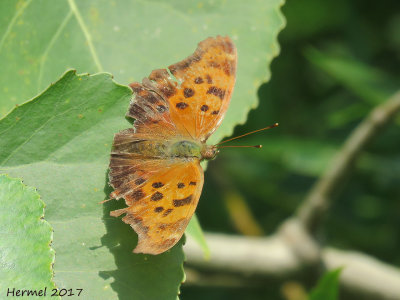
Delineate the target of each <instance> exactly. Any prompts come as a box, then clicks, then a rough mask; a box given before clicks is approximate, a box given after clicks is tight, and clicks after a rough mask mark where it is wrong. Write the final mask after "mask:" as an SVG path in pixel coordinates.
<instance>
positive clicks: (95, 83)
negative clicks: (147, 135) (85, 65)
mask: <svg viewBox="0 0 400 300" xmlns="http://www.w3.org/2000/svg"><path fill="white" fill-rule="evenodd" d="M131 95H132V92H131V90H130V89H129V88H128V87H126V86H120V85H117V84H116V83H115V82H113V81H112V80H111V76H110V75H109V74H98V75H94V76H88V75H81V76H77V75H76V74H75V72H74V71H69V72H67V73H66V74H65V75H64V76H63V77H62V78H61V79H60V80H59V81H58V82H57V83H55V84H54V85H52V86H51V87H50V88H49V89H48V90H46V91H45V92H44V93H43V94H41V95H39V96H38V97H37V98H35V99H34V100H33V101H30V102H27V103H26V104H24V105H21V106H19V107H17V108H15V109H14V110H13V111H12V112H11V113H10V114H9V115H8V116H7V117H5V118H4V119H3V120H1V121H0V149H2V151H1V152H0V165H1V166H2V167H1V168H0V169H2V170H1V171H2V172H7V173H9V174H12V175H13V176H16V175H18V176H21V177H22V178H24V181H25V182H26V183H27V184H29V185H32V186H36V187H37V189H38V190H39V191H40V193H41V195H42V198H43V200H44V201H45V203H46V205H47V207H46V219H47V220H48V222H49V223H50V224H51V225H52V226H53V228H54V241H53V247H54V249H55V251H56V261H55V264H54V272H55V279H54V280H55V282H56V284H57V286H58V287H59V288H67V289H69V288H82V289H83V291H82V296H83V297H84V298H87V299H117V298H120V299H126V298H127V297H128V296H129V299H176V297H177V294H178V289H179V285H180V283H181V281H183V279H184V274H183V268H182V263H183V251H182V245H181V243H179V244H178V245H177V246H175V247H174V248H173V249H172V250H170V251H168V252H167V253H164V254H162V255H158V256H151V255H137V254H133V253H132V249H133V248H134V247H135V245H136V242H137V236H136V234H135V233H134V231H133V230H132V229H131V227H130V226H129V225H127V224H124V223H123V222H122V221H121V220H119V219H117V218H113V217H110V216H109V212H110V210H113V209H116V208H118V207H121V206H124V203H123V202H122V201H119V202H118V201H110V202H107V203H106V204H105V205H101V204H99V201H102V200H103V199H105V198H106V197H108V195H109V193H110V191H111V188H110V187H109V186H108V180H107V177H108V176H107V169H108V162H109V155H110V148H111V143H112V139H113V135H114V133H116V132H118V131H119V130H121V129H124V128H128V127H130V126H131V124H130V123H129V122H128V121H126V120H125V118H124V117H123V116H124V115H125V113H126V110H127V107H128V104H129V101H130V98H131Z"/></svg>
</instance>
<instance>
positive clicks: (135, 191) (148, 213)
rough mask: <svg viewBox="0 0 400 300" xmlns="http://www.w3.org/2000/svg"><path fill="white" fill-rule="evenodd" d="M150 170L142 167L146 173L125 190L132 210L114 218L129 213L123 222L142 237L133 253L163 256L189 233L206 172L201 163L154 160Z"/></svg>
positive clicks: (117, 212)
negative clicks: (188, 226) (185, 233)
mask: <svg viewBox="0 0 400 300" xmlns="http://www.w3.org/2000/svg"><path fill="white" fill-rule="evenodd" d="M132 163H136V162H134V161H132ZM157 164H159V165H157ZM147 167H148V169H146V168H144V165H143V164H142V165H141V166H140V168H143V169H144V170H143V171H144V172H145V173H146V174H145V175H144V176H142V177H139V178H141V179H140V180H138V179H136V183H137V184H135V182H134V181H133V184H132V183H131V184H129V185H128V187H127V188H126V189H125V190H124V198H125V200H126V203H127V205H128V207H127V208H123V209H120V210H116V211H113V212H111V215H112V216H119V215H121V214H124V213H125V214H126V215H125V216H124V217H123V218H122V220H123V221H124V222H125V223H127V224H130V225H131V226H132V228H133V229H134V230H135V231H136V233H137V234H138V244H137V246H136V248H135V249H134V251H133V252H135V253H149V254H160V253H162V252H164V251H166V250H168V249H170V248H171V247H172V246H174V245H175V244H176V243H177V242H178V241H179V239H180V238H181V237H182V235H183V233H184V232H185V229H186V226H187V224H188V223H189V220H190V218H191V217H192V215H193V213H194V211H195V209H196V206H197V203H198V201H199V198H200V194H201V190H202V187H203V182H204V179H203V170H202V168H201V167H200V164H199V161H198V160H197V161H195V160H193V161H191V162H179V161H178V162H176V161H175V162H167V163H165V162H160V161H151V162H149V164H148V165H147ZM154 170H158V171H157V172H154ZM151 171H153V172H151Z"/></svg>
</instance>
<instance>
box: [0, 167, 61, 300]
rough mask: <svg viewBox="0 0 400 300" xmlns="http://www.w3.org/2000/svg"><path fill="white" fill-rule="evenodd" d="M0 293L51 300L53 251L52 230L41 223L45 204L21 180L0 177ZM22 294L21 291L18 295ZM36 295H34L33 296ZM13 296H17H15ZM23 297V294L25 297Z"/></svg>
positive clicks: (43, 222)
mask: <svg viewBox="0 0 400 300" xmlns="http://www.w3.org/2000/svg"><path fill="white" fill-rule="evenodd" d="M0 206H1V209H0V245H1V247H0V293H1V295H2V297H5V295H7V292H9V293H8V295H9V297H10V298H11V295H13V294H12V293H13V292H14V293H17V290H29V293H30V295H31V298H32V297H33V295H39V296H43V295H44V293H45V288H46V290H47V293H46V296H47V297H39V298H40V299H44V298H45V299H50V298H51V299H57V298H58V297H51V290H52V289H54V288H55V285H54V283H53V282H52V277H53V271H52V267H51V264H52V263H53V261H54V251H53V249H51V248H50V242H51V238H52V229H51V227H50V225H49V224H48V223H47V222H46V221H45V220H43V215H44V203H43V201H42V200H40V196H39V194H38V193H37V192H36V190H35V189H34V188H32V187H28V186H26V185H24V184H22V182H21V180H20V179H16V178H10V177H8V176H7V175H5V174H2V175H0ZM21 292H22V291H20V293H21ZM35 293H36V294H35ZM14 295H16V294H14ZM25 295H26V294H25Z"/></svg>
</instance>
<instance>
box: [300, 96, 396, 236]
mask: <svg viewBox="0 0 400 300" xmlns="http://www.w3.org/2000/svg"><path fill="white" fill-rule="evenodd" d="M399 110H400V91H398V92H396V93H395V94H394V95H393V96H392V97H391V98H390V99H389V100H387V101H386V102H384V103H382V104H381V105H379V106H377V107H376V108H374V109H373V110H372V111H371V113H370V114H369V116H368V117H367V118H365V119H364V120H363V121H362V122H361V123H360V125H358V126H357V128H356V129H355V130H354V131H353V133H352V134H351V135H350V136H349V137H348V138H347V140H346V142H345V144H344V145H343V147H342V149H341V150H340V152H339V153H338V154H337V155H336V157H335V158H334V159H333V161H332V162H331V164H330V166H329V167H328V168H327V169H326V171H325V173H324V174H323V175H322V177H321V178H320V179H319V180H318V181H317V182H316V183H315V185H314V186H313V188H312V189H311V191H310V193H309V195H308V196H307V197H306V199H305V201H304V202H303V203H302V205H301V206H300V207H299V209H298V212H297V216H298V218H299V219H300V220H301V222H302V223H303V224H304V226H305V227H306V228H307V229H308V230H309V231H310V232H313V231H314V230H315V229H316V228H317V227H318V225H319V222H320V220H321V218H322V217H323V215H324V213H325V212H326V210H327V208H328V206H329V204H330V202H331V199H332V198H333V196H334V194H335V193H336V192H337V191H338V190H339V189H340V188H341V186H342V184H343V182H344V180H345V179H346V177H347V176H348V175H349V173H350V172H351V170H352V167H353V164H354V161H355V160H356V158H357V156H358V154H359V153H360V152H361V151H362V150H363V149H364V147H365V146H366V145H367V144H368V143H369V142H370V141H371V139H373V138H374V137H375V136H377V134H378V133H379V132H380V131H381V128H382V127H383V126H384V125H385V124H387V123H388V122H390V121H391V120H392V118H393V117H394V116H395V114H396V113H397V112H398V111H399Z"/></svg>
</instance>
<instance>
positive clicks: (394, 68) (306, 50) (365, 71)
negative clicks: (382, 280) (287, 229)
mask: <svg viewBox="0 0 400 300" xmlns="http://www.w3.org/2000/svg"><path fill="white" fill-rule="evenodd" d="M282 10H283V14H284V15H285V17H286V20H287V26H286V28H285V29H284V30H283V31H282V32H281V34H280V35H279V42H280V46H281V53H280V55H279V56H278V57H277V58H276V59H275V60H274V61H273V63H272V66H271V68H272V78H271V80H270V81H269V82H268V83H266V84H263V85H262V86H261V87H260V89H259V92H258V95H259V98H260V104H259V107H258V108H257V109H255V110H253V111H252V112H251V113H250V114H249V117H248V121H247V123H246V124H245V125H243V126H238V127H236V130H235V134H234V136H235V135H240V134H243V133H246V132H248V131H252V130H255V129H259V128H262V127H265V126H267V125H269V124H273V123H274V122H279V123H280V126H279V127H278V128H274V129H272V130H269V131H266V132H263V133H258V134H255V135H252V136H249V137H246V138H243V139H241V140H238V141H235V142H232V143H231V145H256V144H263V148H262V149H240V148H236V149H235V148H232V149H229V148H228V149H223V151H221V153H220V154H219V156H218V158H217V159H216V160H214V161H212V162H210V163H209V164H208V169H207V172H206V175H205V178H206V180H205V186H204V190H203V195H202V197H201V200H200V202H199V207H198V210H197V215H198V218H199V220H200V223H201V225H202V227H203V229H204V230H205V231H207V232H222V233H227V234H240V235H255V236H265V235H269V234H271V233H273V232H274V231H275V230H276V229H277V228H278V226H279V225H281V224H282V222H283V221H284V220H285V219H287V218H288V217H290V216H291V215H292V214H293V213H294V212H295V210H296V208H297V207H298V206H299V204H300V203H301V202H302V201H303V200H304V198H305V196H306V195H307V193H308V192H309V190H310V188H311V187H312V185H313V183H314V182H315V181H316V179H317V178H318V177H319V176H320V175H321V174H322V172H323V171H324V170H325V169H326V167H327V166H328V163H329V162H330V160H331V159H332V157H333V155H334V154H335V153H336V151H337V150H338V149H340V147H341V146H342V144H343V143H344V141H345V139H346V137H348V136H349V134H350V133H351V132H352V130H353V129H354V128H355V127H356V126H357V125H358V124H359V123H360V122H361V120H362V119H363V118H365V117H366V116H367V114H368V112H370V111H371V109H372V108H373V107H375V106H377V105H379V104H380V103H383V102H384V101H386V100H387V99H388V98H389V97H390V96H391V95H392V94H393V93H394V92H395V91H396V90H397V89H399V87H400V85H399V82H400V2H399V1H396V0H392V1H384V2H376V1H361V0H356V1H347V0H335V1H334V0H326V1H319V0H303V1H295V0H288V1H287V2H286V4H285V5H284V7H283V9H282ZM399 150H400V116H397V117H396V118H395V120H394V122H391V123H390V124H389V125H388V126H387V127H385V128H384V129H383V130H382V132H380V133H379V134H378V136H377V138H375V139H374V140H373V142H372V143H370V144H369V145H368V146H367V147H366V149H364V151H362V154H361V155H360V156H359V157H358V158H357V161H356V165H355V168H354V170H353V172H352V174H350V176H349V177H348V178H347V180H346V181H345V182H344V183H343V186H342V188H341V190H340V191H339V193H338V194H337V197H336V198H335V199H334V201H333V205H332V206H331V207H330V209H329V211H328V214H327V217H326V218H325V219H324V222H323V223H322V227H321V228H320V229H319V231H318V238H319V239H320V242H321V243H322V244H323V245H325V244H326V245H330V246H334V247H337V248H340V249H344V250H346V249H349V250H357V251H360V252H364V253H366V254H368V255H371V256H374V257H376V258H378V259H379V260H381V261H384V262H386V263H389V264H391V265H394V266H397V267H399V266H400V201H399V200H400V151H399ZM227 191H229V192H227ZM306 277H307V275H306V274H304V278H306ZM290 284H293V283H289V282H280V283H279V284H268V283H267V284H266V285H265V286H264V287H262V286H260V285H259V286H255V287H250V286H249V287H243V286H241V287H235V285H234V284H232V286H231V287H226V286H225V287H222V286H221V287H219V286H213V287H210V286H208V287H207V286H202V287H200V286H195V285H191V284H184V285H183V286H182V287H181V291H182V298H183V299H209V300H211V299H295V298H290V297H289V296H288V293H287V292H285V291H286V290H287V287H288V285H289V286H290ZM310 284H311V285H312V283H310ZM227 285H229V284H227ZM294 286H295V287H296V288H300V289H302V288H304V289H305V290H307V291H308V290H309V289H310V286H309V283H308V282H307V280H302V279H301V278H300V279H299V280H298V281H297V282H296V283H295V284H294ZM300 294H301V293H300ZM299 299H300V298H299ZM353 299H354V298H353Z"/></svg>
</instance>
